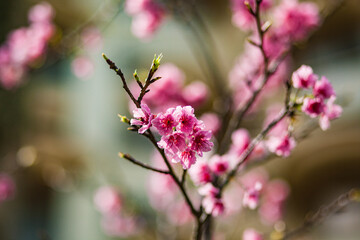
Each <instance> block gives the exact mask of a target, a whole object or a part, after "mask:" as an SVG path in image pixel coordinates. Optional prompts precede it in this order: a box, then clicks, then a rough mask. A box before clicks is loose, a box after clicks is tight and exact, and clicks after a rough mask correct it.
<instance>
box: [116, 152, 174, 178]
mask: <svg viewBox="0 0 360 240" xmlns="http://www.w3.org/2000/svg"><path fill="white" fill-rule="evenodd" d="M119 157H120V158H124V159H126V160H128V161H130V162H131V163H133V164H135V165H138V166H140V167H142V168H145V169H148V170H151V171H153V172H158V173H162V174H170V172H169V171H166V170H161V169H157V168H154V167H151V166H149V165H147V164H145V163H142V162H140V161H138V160H136V159H135V158H133V157H132V156H130V155H129V154H124V153H122V152H120V153H119Z"/></svg>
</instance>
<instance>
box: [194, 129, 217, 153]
mask: <svg viewBox="0 0 360 240" xmlns="http://www.w3.org/2000/svg"><path fill="white" fill-rule="evenodd" d="M211 137H212V133H211V131H202V130H201V131H197V132H196V133H195V134H194V135H193V136H192V137H191V139H190V148H191V150H193V151H195V152H196V153H197V154H198V155H199V156H200V157H202V156H203V152H209V151H210V150H211V149H212V147H213V146H214V144H213V143H212V142H211V141H210V139H211Z"/></svg>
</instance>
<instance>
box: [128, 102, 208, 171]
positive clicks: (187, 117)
mask: <svg viewBox="0 0 360 240" xmlns="http://www.w3.org/2000/svg"><path fill="white" fill-rule="evenodd" d="M133 114H134V117H135V119H131V122H130V123H131V125H140V126H142V127H141V128H140V129H139V133H140V134H143V133H144V132H145V131H146V130H147V129H149V128H150V127H151V126H154V127H155V128H156V129H157V131H158V132H159V134H160V135H161V140H160V141H159V142H158V146H159V147H160V148H162V149H164V150H165V153H166V155H167V156H168V157H169V158H170V159H171V160H172V161H173V162H175V163H178V162H180V163H181V165H182V166H183V168H184V169H189V168H190V167H191V165H193V164H195V162H196V154H197V155H198V156H200V157H202V156H203V152H209V151H210V150H211V148H212V147H213V145H214V144H213V143H212V142H211V141H210V140H211V137H212V133H211V131H206V130H204V128H205V126H204V123H203V122H202V121H200V120H198V119H197V118H196V117H195V114H194V109H193V108H192V107H191V106H185V107H181V106H177V107H176V108H169V109H167V110H166V112H165V113H159V114H157V115H156V116H155V115H153V114H152V113H151V111H150V109H149V107H148V106H147V105H146V104H142V105H141V108H137V109H135V110H134V111H133Z"/></svg>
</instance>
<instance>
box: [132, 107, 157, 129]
mask: <svg viewBox="0 0 360 240" xmlns="http://www.w3.org/2000/svg"><path fill="white" fill-rule="evenodd" d="M133 115H134V118H135V119H131V121H130V124H131V125H140V126H142V127H141V128H140V129H139V131H138V132H139V133H140V134H143V133H144V132H146V130H148V129H149V128H150V127H151V121H152V120H153V119H154V115H153V114H152V113H151V111H150V108H149V107H148V106H147V105H146V104H141V108H137V109H135V110H134V111H133Z"/></svg>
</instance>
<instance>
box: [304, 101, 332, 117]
mask: <svg viewBox="0 0 360 240" xmlns="http://www.w3.org/2000/svg"><path fill="white" fill-rule="evenodd" d="M325 107H326V106H325V103H324V100H323V99H322V98H305V99H304V103H303V106H302V108H301V110H302V111H303V112H304V113H306V114H307V115H309V116H310V117H311V118H315V117H318V116H319V115H320V114H322V113H323V112H324V111H325Z"/></svg>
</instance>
